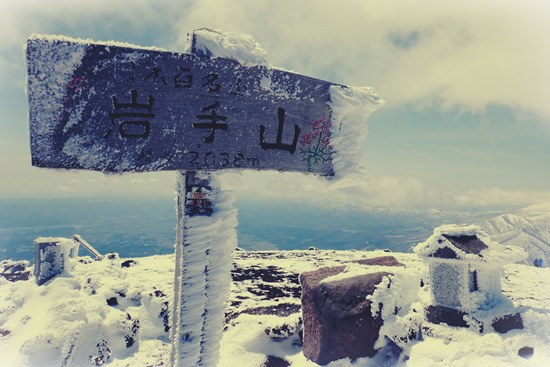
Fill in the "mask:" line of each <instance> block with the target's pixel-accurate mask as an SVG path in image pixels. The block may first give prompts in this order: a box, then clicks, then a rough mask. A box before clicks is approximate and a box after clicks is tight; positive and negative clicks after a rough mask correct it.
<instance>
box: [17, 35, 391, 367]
mask: <svg viewBox="0 0 550 367" xmlns="http://www.w3.org/2000/svg"><path fill="white" fill-rule="evenodd" d="M189 41H190V43H189V45H188V48H187V51H188V53H174V52H167V51H163V50H160V49H155V48H148V49H147V48H140V47H138V46H132V45H127V44H120V43H114V42H109V43H97V42H92V41H83V40H75V39H69V38H66V37H59V36H33V37H31V38H30V39H29V40H28V42H27V53H26V57H27V65H28V80H27V93H28V100H29V125H30V138H31V154H32V163H33V165H35V166H39V167H47V168H65V169H89V170H98V171H103V172H127V171H156V170H176V171H178V174H177V176H178V180H177V183H178V184H177V201H178V205H177V208H176V209H177V215H178V225H177V230H176V246H175V247H176V256H175V257H176V264H175V279H174V301H173V304H172V310H171V313H170V315H171V316H170V319H171V322H170V324H171V326H170V331H171V339H172V350H171V355H170V363H171V365H172V366H177V367H187V366H208V367H210V366H214V365H216V363H217V361H218V357H219V343H220V340H221V335H222V326H223V321H224V310H225V302H226V301H227V296H228V294H229V290H230V285H231V264H232V257H231V253H232V251H233V249H234V248H235V247H236V244H237V236H236V229H235V227H236V225H237V215H236V210H235V209H234V208H233V206H232V202H233V200H234V198H233V196H232V194H231V193H228V192H226V191H223V190H221V185H220V184H219V183H218V182H217V180H216V175H215V172H213V171H216V170H220V169H256V170H278V171H299V172H306V173H314V174H320V175H324V176H330V175H333V174H336V176H337V177H338V176H342V175H345V174H346V173H349V172H351V171H354V170H355V169H356V168H357V165H356V164H355V160H356V157H357V156H358V155H360V146H361V144H360V142H361V139H362V138H364V137H365V135H366V126H364V125H362V124H361V123H363V122H364V120H365V119H366V117H367V116H368V115H369V114H370V113H371V112H372V111H374V110H375V109H376V108H378V107H379V106H380V105H381V101H380V100H379V98H378V97H377V96H376V94H375V93H374V92H373V90H372V89H371V88H348V87H345V86H341V85H336V84H333V83H329V82H325V81H322V80H317V79H313V78H309V77H306V76H302V75H297V74H293V73H289V72H286V71H282V70H279V69H275V68H272V67H270V66H269V65H268V63H267V61H266V60H265V57H264V56H263V52H260V51H263V49H262V48H261V46H259V45H258V44H257V43H256V41H254V40H253V39H252V38H251V37H250V36H247V35H244V36H243V35H236V34H222V33H219V32H216V31H211V30H206V29H201V30H195V31H193V32H192V33H191V34H190V39H189ZM226 57H227V58H226ZM198 171H201V172H198ZM206 171H208V172H206Z"/></svg>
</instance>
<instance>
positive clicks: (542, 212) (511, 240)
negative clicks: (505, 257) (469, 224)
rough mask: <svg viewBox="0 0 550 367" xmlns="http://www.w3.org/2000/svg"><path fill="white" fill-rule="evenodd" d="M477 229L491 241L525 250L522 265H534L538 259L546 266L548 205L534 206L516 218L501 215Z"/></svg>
mask: <svg viewBox="0 0 550 367" xmlns="http://www.w3.org/2000/svg"><path fill="white" fill-rule="evenodd" d="M480 225H481V227H482V228H483V229H484V230H485V231H487V232H488V233H489V234H490V235H491V238H492V239H493V240H495V241H497V242H500V243H501V244H504V245H514V246H519V247H522V248H524V249H525V250H526V251H527V252H528V253H529V258H528V259H527V260H525V261H524V263H525V264H528V265H533V262H534V261H535V259H537V258H540V259H542V260H543V266H544V267H548V266H549V263H550V203H545V204H538V205H533V206H530V207H527V208H524V209H522V210H520V211H519V212H517V213H516V214H503V215H500V216H498V217H496V218H493V219H491V220H488V221H485V222H482V223H481V224H480Z"/></svg>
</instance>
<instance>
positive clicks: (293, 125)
mask: <svg viewBox="0 0 550 367" xmlns="http://www.w3.org/2000/svg"><path fill="white" fill-rule="evenodd" d="M27 66H28V85H27V87H28V100H29V124H30V138H31V152H32V163H33V165H35V166H39V167H50V168H66V169H88V170H99V171H105V172H124V171H152V170H198V169H206V170H215V169H259V170H260V169H261V170H263V169H274V170H280V171H302V172H312V173H318V174H322V175H331V174H332V173H333V169H332V164H331V155H332V151H331V147H330V124H331V110H330V107H329V105H328V101H329V99H330V95H329V87H330V85H331V83H329V82H325V81H321V80H317V79H313V78H309V77H305V76H301V75H297V74H293V73H289V72H285V71H281V70H276V69H270V68H267V67H264V66H252V67H247V66H243V65H241V64H239V63H238V62H236V61H233V60H229V59H223V58H214V59H210V58H208V57H198V56H195V55H191V54H179V53H173V52H165V51H155V50H149V49H139V48H128V47H118V46H112V45H102V44H89V43H79V42H73V41H70V40H64V39H48V38H31V39H30V40H29V41H28V43H27Z"/></svg>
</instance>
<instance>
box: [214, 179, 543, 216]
mask: <svg viewBox="0 0 550 367" xmlns="http://www.w3.org/2000/svg"><path fill="white" fill-rule="evenodd" d="M221 180H222V181H221V182H222V183H223V188H224V189H229V190H233V191H235V192H236V194H237V195H238V197H239V198H244V199H246V198H248V197H251V198H254V199H260V200H268V201H269V200H284V201H296V202H303V203H308V204H312V205H317V206H322V207H340V208H354V209H365V208H375V207H385V208H397V209H412V208H439V209H441V208H443V209H445V208H447V209H448V208H455V209H470V208H515V207H525V206H528V205H533V204H537V203H542V202H550V191H519V190H517V191H512V190H505V189H502V188H498V187H493V188H487V189H479V190H469V191H466V192H457V191H444V190H441V189H436V188H434V187H431V186H429V185H427V184H426V183H425V182H423V181H421V180H420V179H418V178H416V177H395V176H382V177H371V176H363V177H359V176H355V177H348V178H345V179H342V180H339V181H333V180H330V179H326V178H323V177H317V176H307V175H305V174H300V173H278V172H255V171H246V172H244V173H239V172H226V173H223V174H222V176H221Z"/></svg>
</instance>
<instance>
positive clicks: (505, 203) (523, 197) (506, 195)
mask: <svg viewBox="0 0 550 367" xmlns="http://www.w3.org/2000/svg"><path fill="white" fill-rule="evenodd" d="M453 199H454V200H455V202H456V203H457V204H458V205H461V206H466V207H468V206H478V207H488V206H489V207H490V206H501V207H510V206H516V207H524V206H528V205H533V204H539V203H545V202H550V191H512V190H504V189H502V188H499V187H493V188H488V189H481V190H471V191H468V192H466V193H463V194H459V195H455V196H454V197H453Z"/></svg>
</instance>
